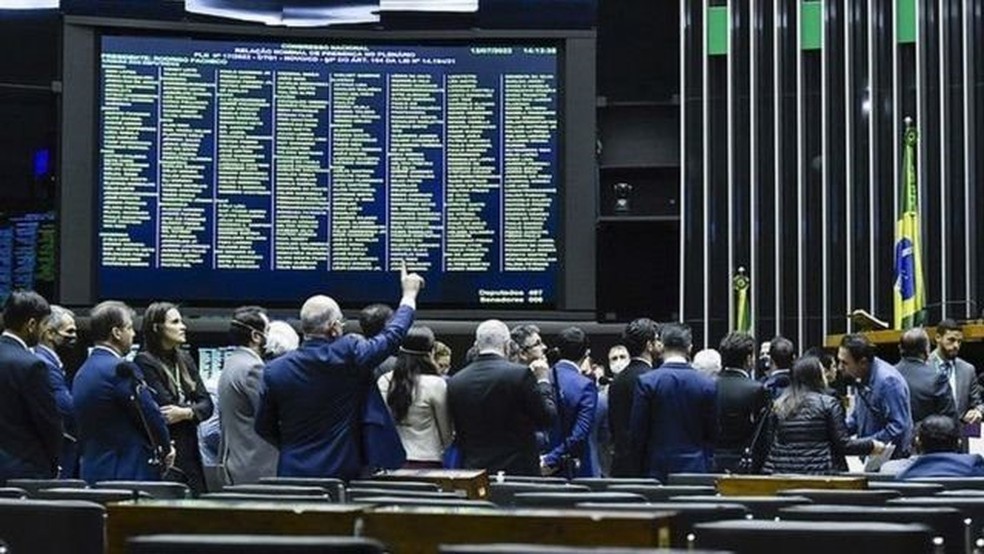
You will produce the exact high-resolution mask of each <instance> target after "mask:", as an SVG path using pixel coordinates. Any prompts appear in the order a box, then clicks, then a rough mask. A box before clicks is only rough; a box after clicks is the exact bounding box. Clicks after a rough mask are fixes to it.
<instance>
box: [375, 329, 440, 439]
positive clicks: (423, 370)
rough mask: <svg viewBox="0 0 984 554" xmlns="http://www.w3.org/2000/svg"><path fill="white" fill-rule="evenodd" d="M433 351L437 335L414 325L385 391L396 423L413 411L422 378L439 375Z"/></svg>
mask: <svg viewBox="0 0 984 554" xmlns="http://www.w3.org/2000/svg"><path fill="white" fill-rule="evenodd" d="M433 349H434V332H433V331H431V330H430V328H429V327H424V326H423V325H414V326H413V327H411V328H410V330H409V331H407V334H406V336H405V337H403V342H402V343H401V344H400V351H399V354H397V356H396V364H394V365H393V374H392V375H391V379H390V384H389V390H388V391H387V392H386V404H387V405H388V406H389V409H390V412H391V413H392V414H393V419H395V420H396V421H397V422H401V421H403V420H405V419H406V418H407V414H408V413H409V412H410V405H411V404H413V392H414V390H416V389H417V382H418V381H419V380H420V375H422V374H423V375H437V366H435V365H434V363H433V362H432V361H431V357H430V354H431V351H432V350H433Z"/></svg>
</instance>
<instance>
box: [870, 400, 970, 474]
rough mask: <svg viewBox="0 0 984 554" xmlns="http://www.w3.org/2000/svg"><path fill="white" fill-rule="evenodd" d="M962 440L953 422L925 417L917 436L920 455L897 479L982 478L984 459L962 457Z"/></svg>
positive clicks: (947, 418)
mask: <svg viewBox="0 0 984 554" xmlns="http://www.w3.org/2000/svg"><path fill="white" fill-rule="evenodd" d="M962 440H963V433H962V429H961V428H960V425H959V424H957V420H956V419H954V418H951V417H947V416H941V415H931V416H929V417H927V418H926V419H924V420H922V422H921V423H920V424H919V434H918V435H917V436H916V449H917V450H918V451H919V455H918V456H913V457H912V458H911V460H912V462H911V463H910V464H908V466H907V467H906V468H905V469H904V470H902V471H901V472H900V473H899V474H898V475H897V476H896V479H916V478H919V477H984V458H981V456H980V455H979V454H962V453H961V452H960V443H961V441H962ZM900 461H905V460H900ZM891 463H896V462H891ZM886 465H887V464H886Z"/></svg>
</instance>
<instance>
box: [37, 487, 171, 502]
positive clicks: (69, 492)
mask: <svg viewBox="0 0 984 554" xmlns="http://www.w3.org/2000/svg"><path fill="white" fill-rule="evenodd" d="M32 498H36V499H38V500H88V501H89V502H98V503H100V504H106V503H108V502H126V501H127V500H141V499H143V500H149V499H151V498H153V497H152V496H150V495H149V494H147V493H145V492H142V491H133V490H119V489H41V490H39V491H37V492H35V493H34V496H32Z"/></svg>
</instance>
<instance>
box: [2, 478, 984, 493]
mask: <svg viewBox="0 0 984 554" xmlns="http://www.w3.org/2000/svg"><path fill="white" fill-rule="evenodd" d="M906 481H908V482H910V483H936V484H938V485H943V488H944V489H946V490H948V491H953V490H971V489H984V477H919V478H916V479H906ZM8 484H9V483H8ZM11 486H14V485H11Z"/></svg>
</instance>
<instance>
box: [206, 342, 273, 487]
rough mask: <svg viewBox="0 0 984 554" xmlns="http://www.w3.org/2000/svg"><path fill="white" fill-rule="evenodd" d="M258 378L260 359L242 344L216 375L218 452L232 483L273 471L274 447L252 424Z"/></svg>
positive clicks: (251, 481) (252, 478) (260, 377)
mask: <svg viewBox="0 0 984 554" xmlns="http://www.w3.org/2000/svg"><path fill="white" fill-rule="evenodd" d="M262 381H263V361H262V360H261V359H260V357H259V356H258V355H256V354H255V353H254V352H252V351H251V350H248V349H246V348H244V347H243V348H237V349H236V350H234V351H233V352H231V353H230V354H229V357H228V358H226V361H225V365H224V366H223V368H222V373H221V374H220V375H219V424H220V426H221V428H222V446H221V448H220V453H221V454H220V455H221V460H222V465H223V466H225V478H226V480H227V481H228V482H229V483H230V484H233V485H241V484H245V483H256V482H258V481H259V480H260V478H261V477H273V476H275V475H277V458H278V456H279V453H278V452H277V449H276V448H275V447H274V446H273V445H271V444H270V443H268V442H267V441H265V440H263V439H262V438H260V436H259V435H257V434H256V431H255V430H254V428H253V426H254V423H255V421H256V408H257V406H258V405H259V402H260V383H261V382H262Z"/></svg>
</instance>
